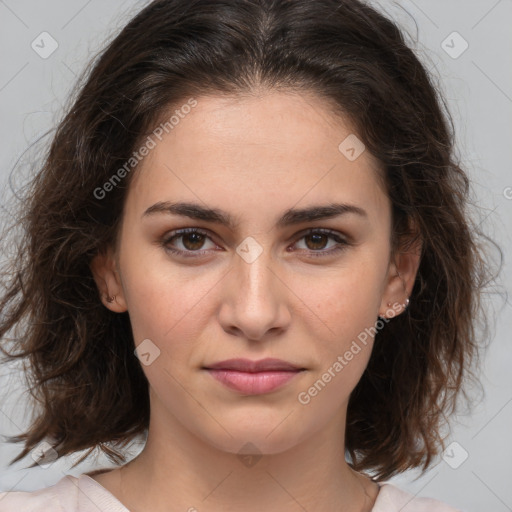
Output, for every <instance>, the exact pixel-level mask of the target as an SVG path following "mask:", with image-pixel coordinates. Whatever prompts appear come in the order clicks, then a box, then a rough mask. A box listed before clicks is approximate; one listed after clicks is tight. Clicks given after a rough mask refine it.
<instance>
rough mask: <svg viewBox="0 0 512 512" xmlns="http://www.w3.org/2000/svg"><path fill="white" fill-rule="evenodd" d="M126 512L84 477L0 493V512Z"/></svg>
mask: <svg viewBox="0 0 512 512" xmlns="http://www.w3.org/2000/svg"><path fill="white" fill-rule="evenodd" d="M99 511H101V512H129V511H128V509H126V508H125V507H124V506H123V504H122V503H120V502H119V501H118V500H117V499H116V498H115V497H114V496H113V495H112V494H111V493H110V492H109V491H107V490H106V489H105V488H104V487H102V486H101V485H100V484H99V483H98V482H96V481H95V480H94V479H92V478H90V476H89V475H87V474H85V473H84V474H82V475H80V476H79V477H74V476H71V475H67V476H65V477H64V478H61V479H60V480H59V481H58V482H57V483H56V484H54V485H52V486H50V487H46V488H44V489H40V490H37V491H32V492H24V491H10V492H0V512H99Z"/></svg>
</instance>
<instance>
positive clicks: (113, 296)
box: [106, 295, 116, 303]
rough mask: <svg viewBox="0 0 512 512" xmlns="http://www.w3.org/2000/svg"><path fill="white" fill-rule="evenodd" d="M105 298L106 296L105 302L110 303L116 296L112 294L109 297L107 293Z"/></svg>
mask: <svg viewBox="0 0 512 512" xmlns="http://www.w3.org/2000/svg"><path fill="white" fill-rule="evenodd" d="M106 298H107V302H109V303H110V302H114V300H115V298H116V296H115V295H112V296H111V297H110V296H108V295H107V297H106Z"/></svg>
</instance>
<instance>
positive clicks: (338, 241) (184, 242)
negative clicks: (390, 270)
mask: <svg viewBox="0 0 512 512" xmlns="http://www.w3.org/2000/svg"><path fill="white" fill-rule="evenodd" d="M302 240H304V241H305V246H306V247H305V248H301V247H299V250H300V251H305V252H306V253H309V254H308V255H310V256H313V257H318V256H320V257H322V256H332V255H333V254H336V253H338V252H339V251H342V250H343V249H345V248H346V247H347V246H348V245H350V244H349V242H348V241H347V240H345V239H344V238H343V237H341V236H340V234H339V233H338V232H336V231H332V230H329V229H320V228H316V229H310V230H309V231H307V232H306V233H303V234H302V236H301V237H300V238H299V239H298V241H297V242H295V244H294V245H295V246H296V245H297V244H299V242H300V241H302ZM207 241H210V243H211V246H210V247H206V248H205V247H204V246H205V243H206V242H207ZM329 241H331V242H334V243H332V245H331V246H330V248H328V249H327V250H326V247H329ZM160 243H161V245H162V246H163V247H164V249H165V250H166V251H167V252H169V253H171V254H175V255H178V256H184V257H187V258H188V257H192V258H193V257H199V256H203V255H204V254H205V253H207V252H208V251H209V250H211V249H215V248H216V247H218V246H217V245H216V244H215V243H214V242H213V241H212V239H211V237H210V236H209V234H208V232H206V231H204V230H201V229H198V228H184V229H180V230H177V231H173V232H171V233H169V234H168V235H166V236H164V238H163V239H162V240H161V242H160Z"/></svg>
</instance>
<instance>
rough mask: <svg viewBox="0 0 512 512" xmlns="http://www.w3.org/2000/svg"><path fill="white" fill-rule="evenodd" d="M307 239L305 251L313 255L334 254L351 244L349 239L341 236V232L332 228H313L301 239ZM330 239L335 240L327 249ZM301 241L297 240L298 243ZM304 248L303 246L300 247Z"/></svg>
mask: <svg viewBox="0 0 512 512" xmlns="http://www.w3.org/2000/svg"><path fill="white" fill-rule="evenodd" d="M301 240H304V241H305V244H304V245H305V246H306V247H305V249H304V250H305V251H307V252H309V253H310V255H311V256H313V257H317V256H320V257H322V256H332V255H333V254H335V253H338V252H339V251H342V250H344V249H346V247H347V246H348V245H349V243H348V241H347V240H345V239H344V238H342V237H341V236H340V234H339V233H338V232H336V231H332V230H330V229H319V228H316V229H311V230H309V231H308V232H307V233H305V234H303V235H302V237H301V238H300V239H299V242H300V241H301ZM329 240H331V241H334V242H335V243H333V244H332V245H331V246H330V248H329V249H327V250H326V247H328V246H329ZM299 242H296V244H298V243H299ZM299 249H301V250H303V249H302V248H299Z"/></svg>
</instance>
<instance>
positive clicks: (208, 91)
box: [0, 0, 485, 480]
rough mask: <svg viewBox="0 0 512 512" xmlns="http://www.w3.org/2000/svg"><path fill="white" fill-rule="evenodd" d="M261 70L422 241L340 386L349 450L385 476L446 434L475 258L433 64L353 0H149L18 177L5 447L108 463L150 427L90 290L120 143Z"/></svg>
mask: <svg viewBox="0 0 512 512" xmlns="http://www.w3.org/2000/svg"><path fill="white" fill-rule="evenodd" d="M261 87H263V88H266V89H268V90H276V91H277V90H280V91H293V92H296V93H300V92H301V91H302V92H313V93H315V94H316V95H318V96H319V97H320V98H323V99H325V101H326V105H329V106H330V108H332V111H333V112H334V113H337V114H339V115H341V116H344V117H345V118H346V119H349V120H350V121H351V122H352V123H353V126H355V127H356V131H357V134H358V137H359V138H360V139H361V140H362V141H363V142H364V144H365V146H366V148H367V149H368V150H369V151H370V152H371V153H372V154H373V155H374V156H375V157H376V158H377V159H378V160H379V161H380V163H381V164H382V168H383V169H384V173H383V174H384V179H385V183H386V187H387V191H388V193H389V197H390V199H391V202H392V216H393V228H392V240H393V245H394V248H395V249H396V250H400V248H401V247H402V246H403V245H404V244H406V243H411V241H412V240H413V234H412V233H411V230H410V227H411V226H412V225H413V226H415V229H416V236H419V237H420V238H421V242H422V255H421V263H420V266H419V270H418V274H417V279H416V282H415V285H414V289H413V291H412V295H411V302H410V306H409V308H408V310H407V312H406V313H405V314H402V315H399V316H397V317H396V318H394V319H393V320H392V321H390V322H389V323H388V324H387V325H386V326H385V327H384V328H383V329H381V330H379V332H378V333H377V335H376V338H375V344H374V348H373V352H372V355H371V358H370V361H369V363H368V366H367V368H366V370H365V371H364V374H363V376H362V378H361V380H360V382H359V383H358V384H357V386H356V388H355V389H354V391H353V393H352V394H351V397H350V401H349V405H348V411H347V428H346V450H347V452H348V454H349V456H350V459H351V462H350V464H352V467H354V469H356V470H360V471H361V470H371V471H373V472H374V474H375V479H376V480H383V479H386V478H389V477H390V476H392V475H394V474H396V473H398V472H403V471H405V470H406V469H409V468H414V467H419V466H421V465H423V469H424V470H425V469H426V468H427V467H428V466H429V465H430V464H431V461H432V460H433V457H434V456H435V455H437V454H438V452H439V448H440V447H442V448H443V449H444V446H443V437H442V435H441V433H440V431H441V426H442V425H443V422H444V421H445V420H446V415H447V414H449V413H451V412H453V411H454V410H455V407H456V405H457V403H458V398H459V397H460V395H461V393H462V394H465V391H464V386H463V384H464V382H465V381H466V379H467V378H474V376H475V375H474V372H473V371H472V368H473V364H474V362H475V361H476V359H477V356H478V350H477V349H478V335H477V334H476V329H475V325H476V324H475V321H476V319H477V318H479V315H481V313H482V309H483V308H482V307H481V301H480V291H481V289H482V286H483V283H484V275H485V272H484V271H485V265H484V258H483V253H482V252H481V249H480V248H479V244H478V243H477V238H476V236H477V232H476V231H475V229H474V226H473V224H472V223H471V221H470V219H469V216H468V214H467V212H466V206H467V203H468V192H469V190H470V188H469V180H468V177H467V176H466V174H465V172H464V171H463V170H462V169H461V167H460V165H459V163H457V161H456V159H455V156H454V134H453V123H452V121H451V117H450V114H449V113H448V111H447V108H446V104H445V101H444V99H443V97H442V94H441V93H440V91H439V90H438V88H437V87H436V86H435V84H434V82H433V80H432V77H431V76H430V75H429V73H428V72H427V71H426V69H425V67H424V66H423V65H422V64H421V62H420V61H419V59H418V58H417V56H416V55H415V54H414V52H413V51H412V50H411V49H410V48H409V47H408V45H407V44H406V42H405V37H404V35H403V34H402V32H401V31H400V30H399V28H398V27H397V26H396V25H395V24H394V23H393V22H392V21H390V20H389V19H388V18H386V17H385V16H383V15H382V14H380V13H379V12H377V11H376V10H375V9H373V8H372V7H370V6H369V5H367V4H365V3H363V2H361V1H359V0H314V1H311V0H208V1H201V0H156V1H153V2H151V3H150V4H149V5H148V6H147V7H145V8H144V9H143V10H142V11H141V12H140V13H139V14H137V15H136V16H135V17H134V18H133V19H132V20H131V21H130V22H129V23H128V25H127V26H126V27H125V28H124V29H123V30H122V31H121V32H120V33H119V35H118V36H117V37H116V38H115V39H114V40H113V41H112V42H111V43H110V44H109V45H108V46H107V47H106V49H105V50H104V51H103V52H102V53H101V54H100V55H99V56H98V57H97V59H96V61H95V62H94V63H93V65H92V66H91V68H90V69H88V70H87V71H86V73H85V74H84V78H83V80H82V83H81V84H80V85H79V87H78V89H77V92H76V95H75V97H74V100H73V102H72V104H71V106H70V107H69V109H68V110H67V114H66V115H65V117H64V118H63V120H62V121H61V122H60V124H59V125H58V127H57V129H56V132H55V135H54V137H53V140H52V143H51V146H50V147H49V150H48V152H47V154H46V155H45V160H44V164H43V166H42V168H41V169H40V170H39V172H38V173H37V175H36V176H35V178H34V179H33V181H31V183H30V187H29V188H28V191H27V193H26V197H25V202H24V204H23V211H22V226H23V228H24V229H23V236H22V238H21V239H19V240H20V241H19V244H18V247H17V256H16V257H15V258H13V259H12V260H11V261H10V263H9V265H8V267H6V269H5V273H4V278H5V283H6V284H5V289H4V291H3V292H2V296H1V301H0V313H1V315H0V336H1V337H2V338H3V339H4V341H3V344H4V347H7V342H8V341H11V342H12V341H14V344H13V346H14V347H15V348H16V349H17V350H16V354H11V355H9V358H15V357H25V358H27V360H28V363H29V364H28V369H29V371H28V372H27V374H26V375H27V380H28V382H29V384H30V385H31V386H30V392H31V395H32V397H33V398H35V399H36V400H37V402H38V404H39V406H40V407H39V409H38V415H37V416H36V417H34V419H33V421H32V423H31V426H30V428H29V429H28V430H27V432H25V433H23V434H22V435H19V436H14V437H13V438H12V440H14V441H15V442H20V441H24V443H25V447H24V449H23V451H22V452H21V453H20V455H18V456H17V457H16V458H15V459H14V460H13V461H12V462H11V464H12V463H13V462H16V461H18V460H19V459H21V458H22V457H24V456H25V455H26V454H27V453H29V451H30V450H31V449H32V448H34V447H35V446H36V445H37V444H38V443H39V442H41V441H42V440H45V439H46V440H48V439H50V440H52V442H53V447H54V449H55V450H57V452H58V454H59V456H62V455H66V454H70V453H73V452H76V451H79V450H84V449H88V450H89V451H88V453H87V454H86V455H85V456H84V458H85V457H86V456H88V455H89V454H90V453H91V452H92V450H93V449H94V448H97V447H99V448H100V449H101V450H103V451H104V452H105V453H106V454H107V456H108V457H109V458H110V460H112V461H114V462H116V463H120V462H124V461H125V460H126V458H125V456H124V455H123V453H122V452H121V451H119V450H118V449H116V447H117V448H119V447H124V446H126V444H127V443H128V442H129V441H130V440H133V439H134V438H135V436H137V435H139V434H144V433H145V432H147V429H148V425H149V412H150V411H149V392H148V382H147V379H146V377H145V375H144V373H143V371H142V369H141V366H140V362H139V360H138V359H137V357H136V356H135V355H134V339H133V337H132V331H131V328H130V322H129V317H128V314H127V313H122V314H116V313H113V312H111V311H109V310H108V309H107V308H105V307H104V306H103V305H102V302H101V300H100V298H99V293H98V289H97V287H96V284H95V281H94V279H93V276H92V274H91V270H90V262H91V260H92V258H93V257H94V256H95V255H96V254H98V253H100V252H102V251H104V250H105V248H106V247H107V246H108V245H109V244H113V243H114V242H115V240H116V235H117V233H118V227H119V221H120V218H121V215H122V208H123V204H124V199H125V194H126V191H127V188H128V187H129V184H130V182H131V179H132V177H133V174H134V171H135V169H136V162H134V161H133V160H131V159H133V158H134V152H136V150H137V148H139V147H140V146H141V145H142V144H143V143H144V141H146V140H147V137H148V135H150V134H153V133H154V131H155V129H156V128H157V127H158V126H160V125H161V124H162V123H163V122H164V121H165V120H168V119H170V116H171V115H172V111H173V108H176V107H177V106H179V105H180V104H185V103H186V102H187V100H189V99H190V98H199V97H200V96H202V95H212V94H215V95H243V94H251V93H252V92H254V91H255V90H256V89H260V88H261ZM164 125H165V123H164ZM127 162H131V164H130V165H129V166H127ZM132 164H133V165H132ZM121 169H124V171H125V172H124V173H123V172H122V171H120V170H121ZM115 176H117V178H119V179H117V178H115V179H114V177H115ZM11 331H15V332H16V336H17V337H16V336H15V337H14V338H11V339H10V340H8V338H7V335H8V334H9V333H10V332H11ZM18 335H19V336H18ZM2 351H3V352H4V353H6V351H5V350H4V349H2ZM82 460H83V459H82Z"/></svg>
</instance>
